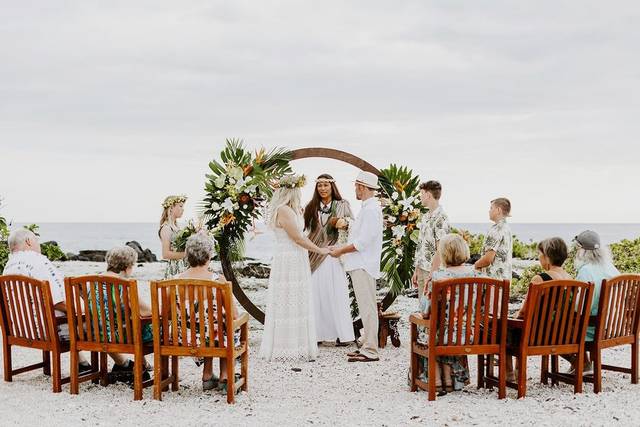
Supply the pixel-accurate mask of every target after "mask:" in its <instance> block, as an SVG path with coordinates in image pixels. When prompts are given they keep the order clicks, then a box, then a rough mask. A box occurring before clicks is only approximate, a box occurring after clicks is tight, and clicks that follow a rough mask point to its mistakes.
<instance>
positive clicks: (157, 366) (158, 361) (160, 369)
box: [153, 352, 165, 400]
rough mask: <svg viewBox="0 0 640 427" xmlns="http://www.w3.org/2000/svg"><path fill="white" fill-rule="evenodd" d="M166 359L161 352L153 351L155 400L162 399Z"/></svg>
mask: <svg viewBox="0 0 640 427" xmlns="http://www.w3.org/2000/svg"><path fill="white" fill-rule="evenodd" d="M164 360H165V358H164V357H162V356H160V352H155V353H153V398H154V399H155V400H162V381H164V379H165V370H164Z"/></svg>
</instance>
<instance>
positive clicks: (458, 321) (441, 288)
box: [409, 277, 509, 400]
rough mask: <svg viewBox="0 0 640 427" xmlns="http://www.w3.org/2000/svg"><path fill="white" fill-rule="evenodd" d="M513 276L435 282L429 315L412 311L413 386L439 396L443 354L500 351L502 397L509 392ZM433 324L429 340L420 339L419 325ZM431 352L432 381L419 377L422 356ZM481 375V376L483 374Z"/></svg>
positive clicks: (481, 356)
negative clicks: (508, 338) (508, 339)
mask: <svg viewBox="0 0 640 427" xmlns="http://www.w3.org/2000/svg"><path fill="white" fill-rule="evenodd" d="M508 309H509V281H507V280H496V279H487V278H476V277H469V278H461V279H447V280H441V281H437V282H434V283H433V289H432V292H431V313H430V316H429V319H423V318H422V316H421V315H415V314H414V315H411V316H410V317H409V322H410V323H411V347H410V352H411V371H410V372H411V373H410V375H411V391H416V390H417V389H418V388H421V389H423V390H427V391H428V392H429V400H435V398H436V383H435V381H436V380H435V376H436V363H437V358H438V357H440V356H469V355H474V354H475V355H478V364H479V366H482V365H483V360H484V356H485V355H499V358H500V371H499V377H500V381H499V388H498V398H500V399H504V398H505V396H506V389H505V383H506V367H505V355H506V341H505V336H506V328H507V316H508ZM419 326H421V327H425V328H427V329H428V343H419V342H418V327H419ZM419 356H422V357H426V358H428V383H425V382H424V381H421V380H419V379H418V374H419V372H418V360H419V359H418V358H419ZM479 378H481V376H479Z"/></svg>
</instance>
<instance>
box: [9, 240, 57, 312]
mask: <svg viewBox="0 0 640 427" xmlns="http://www.w3.org/2000/svg"><path fill="white" fill-rule="evenodd" d="M2 274H3V275H5V276H8V275H13V274H16V275H21V276H28V277H32V278H34V279H37V280H46V281H48V282H49V287H50V288H51V298H52V300H53V304H54V305H55V304H58V303H59V302H65V294H64V278H63V277H62V275H61V274H60V272H59V271H58V269H57V268H56V266H55V265H53V264H52V263H51V261H49V260H48V259H47V257H46V256H44V255H42V254H39V253H38V252H34V251H17V252H12V253H11V254H10V255H9V260H8V261H7V265H5V266H4V271H3V273H2Z"/></svg>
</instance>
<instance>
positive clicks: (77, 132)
mask: <svg viewBox="0 0 640 427" xmlns="http://www.w3.org/2000/svg"><path fill="white" fill-rule="evenodd" d="M0 7H1V10H2V13H1V14H0V58H2V65H1V66H0V147H1V149H0V159H1V164H0V196H2V197H3V199H4V202H3V204H4V206H3V207H2V212H1V213H2V214H3V215H4V216H6V217H8V218H10V219H12V220H14V221H17V222H78V221H82V222H92V221H98V222H102V221H104V222H120V221H126V222H129V221H130V222H155V221H156V220H157V219H158V217H159V214H160V212H159V210H160V207H159V205H160V203H161V201H162V199H163V198H164V196H165V195H167V194H172V193H186V194H187V195H189V196H190V204H189V205H188V208H189V209H188V211H187V216H190V215H193V214H194V208H195V205H196V202H197V201H198V200H199V199H201V198H202V194H203V184H204V174H205V173H206V172H207V163H208V161H209V160H210V159H211V158H213V157H216V156H217V153H218V152H219V150H220V148H221V147H222V145H223V143H224V140H225V138H229V137H236V138H243V139H244V140H245V141H246V143H247V145H248V146H249V147H251V148H256V147H260V146H265V147H274V146H283V147H290V148H299V147H314V146H321V147H332V148H338V149H342V150H345V151H348V152H351V153H353V154H356V155H358V156H361V157H363V158H364V159H366V160H368V161H369V162H370V163H372V164H374V165H376V166H378V167H380V168H383V167H386V166H388V165H389V164H390V163H397V164H402V165H407V166H409V167H411V168H412V169H413V170H414V171H415V172H416V173H418V174H420V176H421V177H422V178H423V179H424V180H427V179H438V180H440V181H441V182H442V184H443V186H444V191H445V193H444V196H443V199H442V202H443V204H444V205H445V207H446V209H447V210H448V212H449V215H450V217H451V218H452V220H453V221H454V222H482V221H486V219H487V218H486V217H487V204H488V201H489V200H490V199H492V198H494V197H496V196H502V195H505V196H508V197H509V198H511V199H512V202H513V206H514V209H513V216H514V218H513V221H514V222H640V199H639V196H638V194H639V193H638V185H639V184H640V171H639V168H638V165H639V160H640V148H639V145H638V143H639V142H640V141H639V136H640V56H639V55H638V46H640V30H639V27H638V25H637V23H638V22H640V6H639V5H638V3H637V1H635V0H634V1H614V2H602V1H586V0H579V1H559V0H554V1H488V0H487V1H456V0H442V1H425V0H418V1H396V2H390V1H372V0H367V1H352V2H344V1H322V2H319V1H316V2H304V1H277V2H274V1H238V0H235V1H228V2H221V1H220V2H218V1H181V2H175V1H158V0H154V1H148V2H147V1H145V2H143V1H110V2H99V1H86V0H85V1H82V2H80V1H77V2H67V1H62V0H61V1H55V2H42V1H27V0H22V1H19V2H15V1H9V0H0ZM293 166H294V167H295V168H296V169H298V170H300V171H302V172H305V173H307V174H308V175H312V176H315V175H316V174H318V173H320V172H323V171H329V172H331V173H333V174H334V175H335V176H336V177H337V178H338V179H339V182H340V185H341V187H342V188H343V192H344V193H346V194H349V195H351V193H352V184H351V181H352V179H353V175H354V174H355V172H356V171H355V170H354V169H352V168H351V167H349V166H346V165H343V164H340V163H338V162H333V161H320V162H316V161H299V162H295V163H294V165H293Z"/></svg>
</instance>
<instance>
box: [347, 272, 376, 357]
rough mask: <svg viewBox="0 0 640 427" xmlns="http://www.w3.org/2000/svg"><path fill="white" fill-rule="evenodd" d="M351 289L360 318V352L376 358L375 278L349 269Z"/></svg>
mask: <svg viewBox="0 0 640 427" xmlns="http://www.w3.org/2000/svg"><path fill="white" fill-rule="evenodd" d="M348 273H349V276H350V277H351V282H352V283H353V291H354V292H355V294H356V301H357V302H358V310H359V311H360V319H362V328H363V329H364V331H363V333H362V347H360V354H362V355H364V356H366V357H370V358H372V359H377V358H378V302H377V301H376V280H375V279H374V278H373V277H371V275H370V274H369V273H367V272H366V271H364V270H353V271H349V272H348Z"/></svg>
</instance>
